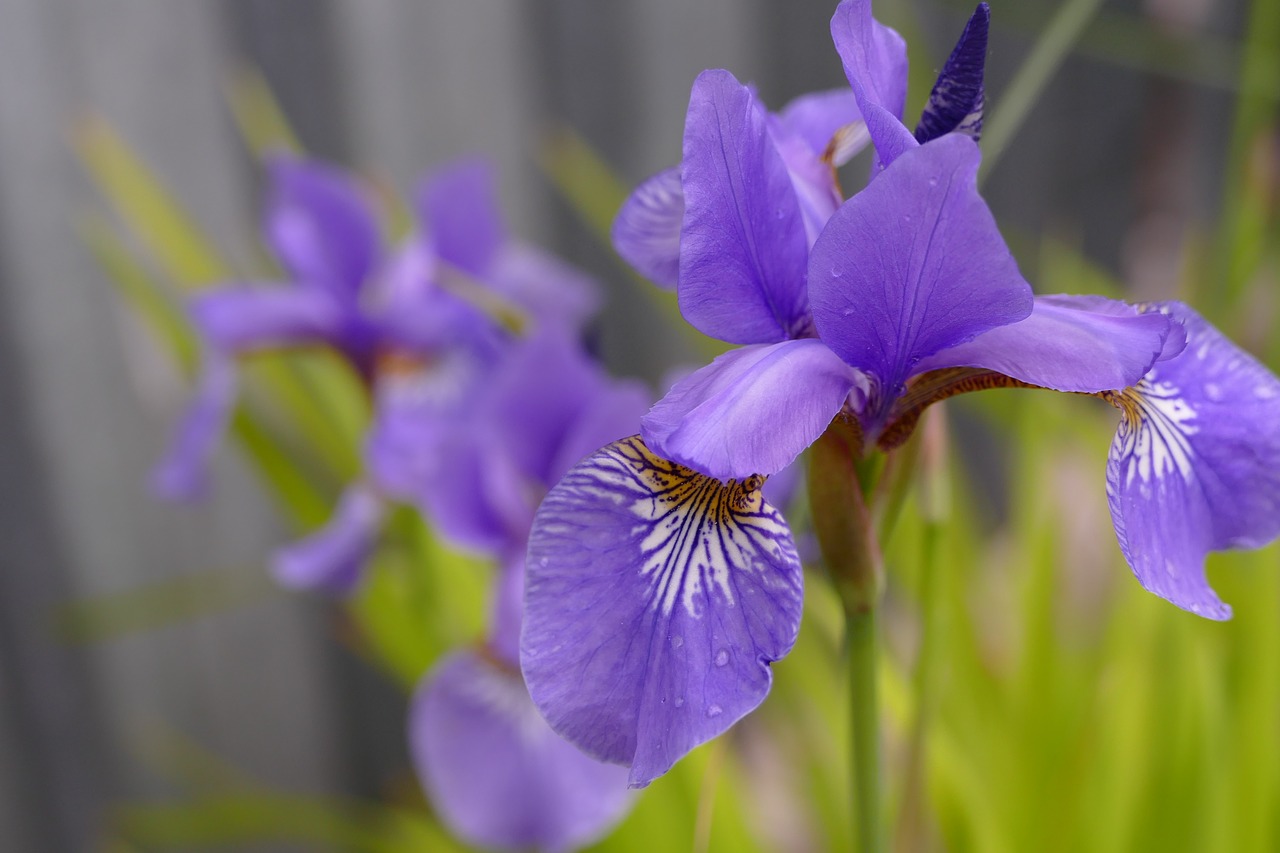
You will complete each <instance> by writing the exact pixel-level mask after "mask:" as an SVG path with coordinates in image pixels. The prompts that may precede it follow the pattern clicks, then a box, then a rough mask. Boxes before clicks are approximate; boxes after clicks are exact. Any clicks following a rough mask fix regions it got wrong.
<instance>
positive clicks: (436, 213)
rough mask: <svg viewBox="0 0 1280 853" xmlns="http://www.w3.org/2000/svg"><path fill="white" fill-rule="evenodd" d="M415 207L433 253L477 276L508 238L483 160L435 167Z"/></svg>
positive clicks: (488, 167)
mask: <svg viewBox="0 0 1280 853" xmlns="http://www.w3.org/2000/svg"><path fill="white" fill-rule="evenodd" d="M417 207H418V216H419V217H420V218H421V219H422V221H423V223H424V224H425V227H426V233H427V234H428V235H429V239H430V241H431V244H432V247H433V248H434V250H435V254H436V255H437V256H438V257H439V258H440V259H441V260H442V261H444V262H445V263H446V264H449V265H451V266H453V267H456V268H458V269H460V270H462V271H463V272H465V273H467V274H469V275H473V276H477V277H480V278H483V277H484V276H485V275H486V273H487V272H488V269H489V264H490V263H492V262H493V259H494V258H495V257H496V255H497V252H498V249H499V248H500V247H501V246H502V245H504V244H505V243H506V242H507V239H508V238H507V233H506V226H505V225H503V221H502V212H501V210H500V209H499V208H498V193H497V189H496V187H495V180H494V173H493V167H492V166H491V165H490V164H489V163H488V162H487V161H485V160H480V159H466V160H460V161H458V162H456V163H453V164H451V165H449V166H446V167H444V168H442V169H440V170H439V171H437V172H435V173H433V174H432V175H430V176H428V177H427V179H426V180H425V181H423V183H422V185H421V186H420V187H419V190H418V195H417Z"/></svg>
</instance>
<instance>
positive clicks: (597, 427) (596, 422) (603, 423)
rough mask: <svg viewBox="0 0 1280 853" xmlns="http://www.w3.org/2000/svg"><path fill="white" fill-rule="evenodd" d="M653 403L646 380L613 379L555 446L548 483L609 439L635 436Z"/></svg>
mask: <svg viewBox="0 0 1280 853" xmlns="http://www.w3.org/2000/svg"><path fill="white" fill-rule="evenodd" d="M651 405H653V394H652V393H651V392H650V391H649V389H648V388H647V387H646V386H645V385H644V383H642V382H639V381H635V380H616V379H615V380H612V381H611V382H609V384H608V385H607V386H605V387H603V388H601V389H599V391H598V392H597V393H596V395H595V396H594V397H593V398H592V399H591V400H589V401H588V402H587V404H586V405H584V406H583V407H582V410H581V411H580V412H579V413H578V416H577V418H576V419H574V422H573V423H572V424H571V425H570V427H569V428H568V430H566V432H565V435H564V438H563V439H562V440H561V442H560V446H559V447H558V448H557V449H556V453H555V457H554V460H553V462H552V463H551V469H550V470H549V471H548V475H547V486H548V487H550V486H553V485H555V483H556V482H558V481H559V480H560V478H561V477H563V476H564V475H565V473H566V472H567V471H568V470H569V469H570V468H572V467H573V466H574V465H576V464H577V463H579V462H581V461H582V459H583V458H584V457H585V456H587V455H588V454H590V453H592V452H594V451H595V450H597V449H598V448H601V447H603V446H604V445H606V444H609V443H610V442H613V441H617V440H618V439H620V438H626V437H627V436H629V435H634V434H635V431H636V430H637V429H639V427H640V419H641V418H643V417H644V413H645V412H646V411H648V410H649V407H650V406H651Z"/></svg>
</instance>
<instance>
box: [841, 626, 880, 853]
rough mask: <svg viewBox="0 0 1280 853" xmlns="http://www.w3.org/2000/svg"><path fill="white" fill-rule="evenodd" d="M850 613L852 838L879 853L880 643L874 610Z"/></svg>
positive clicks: (870, 852) (861, 847)
mask: <svg viewBox="0 0 1280 853" xmlns="http://www.w3.org/2000/svg"><path fill="white" fill-rule="evenodd" d="M877 609H878V608H876V607H869V608H867V609H865V610H863V611H861V612H850V613H849V618H848V622H847V628H846V631H847V635H846V636H847V642H848V650H849V699H850V712H851V718H852V726H853V730H852V734H853V737H852V741H851V746H852V756H851V758H852V761H853V799H854V806H855V808H854V812H853V816H854V821H855V823H854V837H855V838H856V839H857V840H858V846H857V849H858V850H860V851H862V853H881V851H882V850H883V849H884V829H883V826H882V824H881V810H880V764H881V762H880V713H879V702H878V701H877V697H878V693H877V690H876V678H877V670H876V663H877V656H878V654H879V648H878V647H879V643H878V638H877V628H876V611H877Z"/></svg>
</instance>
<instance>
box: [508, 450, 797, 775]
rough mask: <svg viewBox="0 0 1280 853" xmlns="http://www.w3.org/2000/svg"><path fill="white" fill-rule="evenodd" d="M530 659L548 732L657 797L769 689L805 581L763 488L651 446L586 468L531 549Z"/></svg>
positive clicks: (793, 630)
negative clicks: (684, 761)
mask: <svg viewBox="0 0 1280 853" xmlns="http://www.w3.org/2000/svg"><path fill="white" fill-rule="evenodd" d="M527 571H528V574H527V578H526V587H525V616H524V619H525V624H524V633H523V636H522V639H521V662H522V665H523V668H524V675H525V681H526V683H527V684H528V685H529V691H530V694H531V695H532V696H533V700H534V703H535V704H536V705H537V706H538V709H539V710H540V711H541V712H542V714H543V715H544V716H545V717H546V719H547V721H548V722H549V723H550V724H551V727H552V728H553V729H555V730H556V731H557V732H559V733H560V734H561V735H563V736H564V737H566V738H567V739H568V740H570V741H571V742H572V743H574V744H576V745H577V746H578V747H579V748H581V749H582V750H584V751H585V752H587V753H588V754H590V755H593V756H596V757H598V758H600V759H602V760H605V761H612V762H617V763H622V764H627V765H630V767H631V776H630V781H631V784H632V785H635V786H643V785H647V784H648V783H649V782H651V781H652V780H653V779H654V778H656V777H657V776H659V775H661V774H663V773H665V772H666V771H667V770H668V769H670V767H671V765H672V764H674V763H675V762H676V761H677V760H679V759H680V757H681V756H683V755H684V754H685V753H687V752H688V751H689V750H691V749H693V748H694V747H695V746H697V745H699V744H701V743H703V742H705V741H707V740H710V739H711V738H713V737H715V736H716V735H718V734H720V733H721V732H723V731H725V730H726V729H727V728H729V726H731V725H732V724H733V723H734V722H735V721H737V720H738V719H740V718H741V717H742V716H744V715H745V714H747V713H749V712H750V711H751V710H753V709H754V708H755V707H756V706H757V705H759V704H760V703H761V702H762V701H763V700H764V698H765V696H766V694H767V693H768V692H769V686H770V684H771V681H772V676H771V672H770V668H769V664H771V663H772V662H773V661H776V660H779V659H780V658H782V657H783V656H784V655H786V654H787V652H789V651H790V650H791V647H792V645H793V644H794V643H795V639H796V634H797V632H798V630H799V627H800V611H801V597H802V595H803V589H802V587H803V576H802V573H801V569H800V562H799V559H798V557H797V556H796V552H795V545H794V543H793V542H792V539H791V532H790V531H789V530H788V528H787V525H786V522H785V521H784V520H783V518H782V516H781V515H780V514H779V513H778V512H777V511H776V510H774V509H773V508H772V507H770V506H769V505H768V504H767V503H765V501H764V499H763V497H761V495H760V492H759V483H758V480H755V479H753V480H752V481H749V482H748V483H746V484H743V483H738V482H736V481H735V482H731V483H729V484H724V483H720V482H718V481H716V480H712V479H710V478H707V477H704V476H702V475H700V474H697V473H696V472H694V471H690V470H689V469H687V468H683V467H681V466H679V465H675V464H673V463H670V462H667V461H666V460H663V459H660V458H658V457H657V456H654V455H653V454H652V453H650V452H649V451H648V450H647V449H646V448H645V446H644V444H643V443H642V442H641V441H640V439H639V437H632V438H629V439H624V440H622V441H619V442H615V443H614V444H611V445H609V446H608V447H605V448H603V449H602V450H600V451H598V452H597V453H595V454H594V455H592V456H590V457H588V458H587V459H586V460H584V461H583V462H582V463H580V464H579V465H577V466H576V467H574V468H573V469H572V470H571V471H570V472H569V473H568V474H567V475H565V477H564V479H563V480H561V481H560V483H559V484H558V485H557V486H556V487H555V488H554V489H552V490H551V492H550V493H549V494H548V495H547V498H546V500H545V501H543V504H542V507H541V509H540V510H539V511H538V515H537V518H536V520H535V523H534V527H533V532H532V534H531V536H530V539H529V556H528V570H527Z"/></svg>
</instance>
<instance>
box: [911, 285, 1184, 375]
mask: <svg viewBox="0 0 1280 853" xmlns="http://www.w3.org/2000/svg"><path fill="white" fill-rule="evenodd" d="M1106 301H1107V302H1109V303H1110V305H1109V306H1108V307H1107V308H1106V309H1102V310H1100V309H1099V306H1098V304H1097V301H1096V298H1085V299H1081V298H1078V297H1075V296H1067V295H1059V296H1037V297H1036V299H1035V307H1034V308H1033V309H1032V312H1031V316H1029V317H1027V319H1025V320H1021V321H1019V322H1017V323H1010V324H1009V325H1007V326H998V327H996V328H994V329H992V330H990V331H989V332H984V333H983V334H981V335H979V336H978V337H976V338H974V339H973V340H971V341H969V342H968V343H963V344H960V345H959V346H956V347H951V348H950V349H945V350H942V351H941V352H939V353H936V354H934V355H932V356H930V357H929V358H925V359H922V360H921V362H920V364H919V365H918V366H917V367H916V372H917V373H923V372H925V371H927V370H936V369H938V368H944V367H982V368H986V369H988V370H994V371H996V372H998V373H1003V374H1004V375H1006V376H1011V377H1013V378H1014V379H1017V380H1020V381H1022V382H1027V383H1030V384H1031V385H1039V386H1041V387H1043V388H1052V389H1053V390H1055V391H1080V392H1085V393H1093V392H1095V391H1111V390H1118V389H1120V388H1127V387H1128V386H1130V385H1135V384H1137V382H1138V380H1140V379H1141V378H1142V377H1143V376H1144V375H1145V374H1146V372H1147V370H1148V369H1150V367H1151V365H1152V364H1154V363H1155V362H1156V360H1157V359H1159V358H1160V356H1161V354H1162V353H1163V352H1164V350H1165V345H1166V342H1167V341H1168V339H1169V336H1170V333H1171V332H1172V331H1173V330H1174V329H1178V330H1179V331H1178V332H1177V333H1176V334H1175V335H1174V338H1175V340H1181V339H1182V332H1181V329H1180V327H1179V326H1178V324H1176V323H1171V322H1170V321H1169V318H1168V317H1166V316H1164V315H1163V314H1160V313H1159V312H1148V313H1145V314H1142V313H1139V312H1138V310H1137V309H1136V308H1133V307H1131V306H1128V305H1125V304H1124V303H1123V302H1112V301H1111V300H1106Z"/></svg>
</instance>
